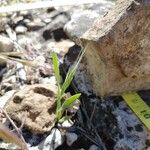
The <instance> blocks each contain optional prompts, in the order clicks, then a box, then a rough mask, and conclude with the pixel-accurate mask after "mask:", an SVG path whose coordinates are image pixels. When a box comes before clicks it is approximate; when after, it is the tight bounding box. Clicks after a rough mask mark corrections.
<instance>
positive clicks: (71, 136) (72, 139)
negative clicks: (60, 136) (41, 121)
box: [66, 133, 78, 146]
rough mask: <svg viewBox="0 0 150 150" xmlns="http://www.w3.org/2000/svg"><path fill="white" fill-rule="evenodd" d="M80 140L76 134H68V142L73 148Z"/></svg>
mask: <svg viewBox="0 0 150 150" xmlns="http://www.w3.org/2000/svg"><path fill="white" fill-rule="evenodd" d="M77 139H78V136H77V134H75V133H66V142H67V145H68V146H71V145H72V144H73V143H74V142H75V141H76V140H77Z"/></svg>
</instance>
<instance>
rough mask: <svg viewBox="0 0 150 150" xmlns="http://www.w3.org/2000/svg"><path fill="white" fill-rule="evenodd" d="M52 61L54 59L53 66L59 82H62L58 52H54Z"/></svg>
mask: <svg viewBox="0 0 150 150" xmlns="http://www.w3.org/2000/svg"><path fill="white" fill-rule="evenodd" d="M52 61H53V67H54V72H55V77H56V81H57V84H58V85H59V84H60V71H59V61H58V57H57V54H56V53H55V52H53V53H52Z"/></svg>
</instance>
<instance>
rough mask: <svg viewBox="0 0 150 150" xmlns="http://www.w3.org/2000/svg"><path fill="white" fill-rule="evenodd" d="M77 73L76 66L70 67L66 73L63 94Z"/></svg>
mask: <svg viewBox="0 0 150 150" xmlns="http://www.w3.org/2000/svg"><path fill="white" fill-rule="evenodd" d="M75 73H76V69H75V68H70V69H69V71H68V73H67V75H66V78H65V81H64V83H63V85H62V88H61V95H63V94H64V93H65V91H66V89H67V88H68V87H69V86H70V84H71V82H72V80H73V77H74V76H75Z"/></svg>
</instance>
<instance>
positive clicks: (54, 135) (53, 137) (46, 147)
mask: <svg viewBox="0 0 150 150" xmlns="http://www.w3.org/2000/svg"><path fill="white" fill-rule="evenodd" d="M62 143H63V137H62V135H61V132H60V131H59V130H58V129H56V128H54V129H52V131H51V133H50V135H49V136H48V137H47V138H46V139H45V140H44V141H43V142H42V143H41V144H40V145H39V149H42V150H50V149H52V147H54V149H56V148H57V147H58V146H60V145H61V144H62Z"/></svg>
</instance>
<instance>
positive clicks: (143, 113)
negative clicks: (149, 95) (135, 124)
mask: <svg viewBox="0 0 150 150" xmlns="http://www.w3.org/2000/svg"><path fill="white" fill-rule="evenodd" d="M122 97H123V99H124V100H125V101H126V103H127V104H128V105H129V106H130V108H131V109H132V110H133V111H134V113H135V114H136V115H137V116H138V118H139V119H140V120H141V121H142V122H143V124H144V125H145V126H146V127H147V128H148V129H149V130H150V107H149V106H148V105H147V104H146V103H145V102H144V101H143V100H142V98H141V97H140V96H139V95H138V94H137V93H135V92H129V93H126V94H123V95H122Z"/></svg>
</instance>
